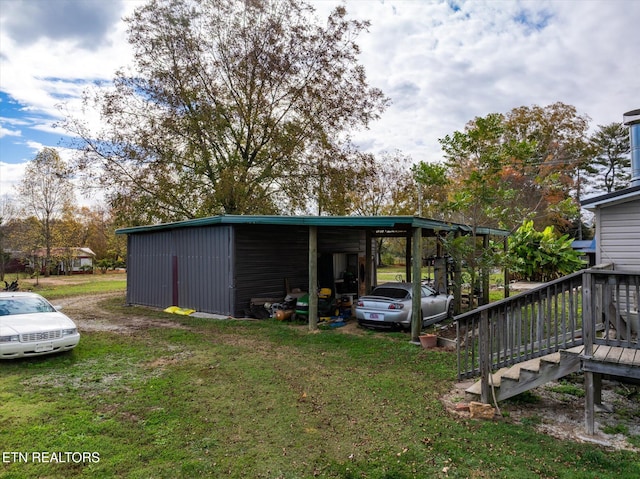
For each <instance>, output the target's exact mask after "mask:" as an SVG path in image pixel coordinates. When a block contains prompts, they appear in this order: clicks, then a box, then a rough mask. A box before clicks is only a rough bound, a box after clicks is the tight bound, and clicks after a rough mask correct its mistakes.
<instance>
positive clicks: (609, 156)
mask: <svg viewBox="0 0 640 479" xmlns="http://www.w3.org/2000/svg"><path fill="white" fill-rule="evenodd" d="M591 143H592V144H593V147H594V149H595V151H596V157H595V160H594V161H593V163H592V165H590V166H592V169H591V170H590V171H589V173H590V174H589V176H590V178H591V185H592V186H593V187H594V188H595V189H596V190H598V191H606V192H607V193H611V192H612V191H616V190H620V189H622V188H626V187H627V186H629V181H630V180H631V171H630V170H631V160H630V158H629V152H630V151H631V147H630V142H629V129H628V128H627V127H626V126H624V125H623V124H622V123H610V124H609V125H598V130H597V131H596V132H595V133H594V134H593V135H592V136H591Z"/></svg>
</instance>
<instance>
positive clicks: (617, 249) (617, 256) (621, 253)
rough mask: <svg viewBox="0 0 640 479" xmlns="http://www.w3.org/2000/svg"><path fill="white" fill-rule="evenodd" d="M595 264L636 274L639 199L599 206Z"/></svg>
mask: <svg viewBox="0 0 640 479" xmlns="http://www.w3.org/2000/svg"><path fill="white" fill-rule="evenodd" d="M596 221H597V230H598V235H597V238H596V241H597V244H598V245H599V247H598V258H597V262H598V263H613V265H614V267H615V269H616V270H619V271H636V272H637V271H640V254H639V253H638V248H640V199H638V200H634V201H629V202H626V203H621V204H617V205H611V206H606V207H601V208H600V209H599V214H598V215H597V219H596Z"/></svg>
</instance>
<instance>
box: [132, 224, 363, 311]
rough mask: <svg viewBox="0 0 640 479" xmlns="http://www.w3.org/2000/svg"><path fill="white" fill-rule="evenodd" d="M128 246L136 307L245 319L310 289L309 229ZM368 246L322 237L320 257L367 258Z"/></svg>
mask: <svg viewBox="0 0 640 479" xmlns="http://www.w3.org/2000/svg"><path fill="white" fill-rule="evenodd" d="M128 241H129V245H128V276H127V302H128V303H130V304H140V305H144V306H154V307H159V308H166V307H167V306H171V305H176V306H180V307H183V308H193V309H196V310H198V311H203V312H208V313H216V314H222V315H229V316H242V315H243V314H244V313H245V311H247V310H248V309H249V307H250V301H251V298H256V297H274V298H282V297H284V296H285V294H286V287H287V285H288V287H289V288H290V289H293V288H300V289H301V290H303V291H306V290H307V289H308V286H309V285H308V282H309V273H308V266H309V265H308V244H309V233H308V229H307V227H306V226H288V225H287V226H283V225H251V224H246V225H245V224H240V225H216V226H203V227H194V228H180V229H175V230H163V231H158V232H150V233H136V234H130V235H129V239H128ZM364 241H365V235H364V232H363V231H360V230H357V229H353V230H352V229H348V228H345V229H341V230H334V229H326V230H325V229H321V230H320V231H319V234H318V251H319V252H322V253H357V252H363V251H364ZM176 302H177V304H175V303H176Z"/></svg>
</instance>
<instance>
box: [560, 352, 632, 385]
mask: <svg viewBox="0 0 640 479" xmlns="http://www.w3.org/2000/svg"><path fill="white" fill-rule="evenodd" d="M565 353H567V354H572V355H577V356H578V357H580V359H581V360H582V370H583V371H590V372H593V373H599V374H608V375H610V376H620V377H626V378H634V379H640V349H633V348H622V347H619V346H606V345H604V344H595V345H594V346H593V353H592V355H591V357H588V356H585V355H584V346H576V347H575V348H571V349H567V350H566V351H565Z"/></svg>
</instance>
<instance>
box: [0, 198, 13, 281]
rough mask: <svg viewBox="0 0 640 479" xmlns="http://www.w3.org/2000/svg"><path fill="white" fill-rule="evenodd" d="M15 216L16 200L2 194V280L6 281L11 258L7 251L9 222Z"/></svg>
mask: <svg viewBox="0 0 640 479" xmlns="http://www.w3.org/2000/svg"><path fill="white" fill-rule="evenodd" d="M14 216H15V204H14V201H13V200H12V199H11V198H10V197H9V196H8V195H2V196H0V281H4V274H5V267H6V265H7V263H8V262H9V261H10V259H11V257H10V255H9V254H8V253H6V252H5V249H8V248H7V245H8V243H7V236H8V234H9V228H8V224H9V222H10V221H11V220H12V219H13V218H14Z"/></svg>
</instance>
